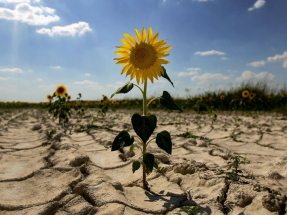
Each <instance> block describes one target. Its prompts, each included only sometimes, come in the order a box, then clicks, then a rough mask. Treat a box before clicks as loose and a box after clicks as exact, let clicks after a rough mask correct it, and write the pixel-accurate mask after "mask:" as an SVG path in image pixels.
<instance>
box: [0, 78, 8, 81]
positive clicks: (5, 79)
mask: <svg viewBox="0 0 287 215" xmlns="http://www.w3.org/2000/svg"><path fill="white" fill-rule="evenodd" d="M7 80H8V78H2V77H0V81H7Z"/></svg>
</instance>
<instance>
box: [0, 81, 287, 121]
mask: <svg viewBox="0 0 287 215" xmlns="http://www.w3.org/2000/svg"><path fill="white" fill-rule="evenodd" d="M245 90H247V91H248V92H249V93H253V94H255V97H254V98H252V99H251V98H250V97H247V98H244V97H243V96H242V92H243V91H245ZM283 93H287V89H286V86H284V87H283V88H282V89H275V88H271V87H270V86H269V85H268V83H267V82H264V81H259V82H257V83H252V82H247V83H242V84H241V86H238V87H232V88H230V89H229V90H225V91H223V90H216V91H205V92H203V93H200V94H197V95H195V96H194V97H191V96H190V95H189V94H188V95H187V96H186V97H185V98H173V99H174V100H175V102H176V104H178V105H179V106H180V107H181V108H182V109H184V110H195V111H197V112H198V113H203V112H207V113H208V112H211V110H212V111H213V110H214V111H270V112H278V113H283V114H286V116H287V96H285V97H282V94H283ZM221 95H224V99H221ZM270 95H272V98H271V97H270ZM201 99H202V101H200V100H201ZM76 103H77V101H76V100H75V101H71V102H70V104H69V105H71V106H76ZM102 105H103V103H102V102H101V101H82V106H83V108H101V107H102ZM110 106H111V109H112V110H115V109H119V108H120V109H121V108H123V109H141V108H142V101H141V100H140V99H129V98H126V99H122V100H117V101H116V102H113V101H111V102H110ZM7 108H9V109H17V108H21V109H23V108H39V109H46V108H49V103H48V102H39V103H29V102H15V101H13V102H0V110H5V111H7ZM149 108H150V109H154V110H157V109H161V105H160V102H159V100H155V101H154V102H153V103H152V104H151V105H150V106H149ZM1 112H2V111H1ZM2 113H3V112H2Z"/></svg>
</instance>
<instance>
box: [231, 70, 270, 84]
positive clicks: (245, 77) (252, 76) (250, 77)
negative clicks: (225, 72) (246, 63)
mask: <svg viewBox="0 0 287 215" xmlns="http://www.w3.org/2000/svg"><path fill="white" fill-rule="evenodd" d="M274 79H275V75H273V74H272V73H268V72H266V71H264V72H260V73H258V74H256V73H254V72H252V71H244V72H243V73H242V75H241V77H238V78H236V81H239V82H247V81H259V80H267V81H273V80H274Z"/></svg>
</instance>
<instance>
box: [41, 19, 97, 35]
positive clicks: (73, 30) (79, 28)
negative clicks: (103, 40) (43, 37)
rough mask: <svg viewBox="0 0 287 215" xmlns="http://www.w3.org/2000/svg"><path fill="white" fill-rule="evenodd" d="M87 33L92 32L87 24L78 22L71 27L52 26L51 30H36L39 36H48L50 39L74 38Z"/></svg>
mask: <svg viewBox="0 0 287 215" xmlns="http://www.w3.org/2000/svg"><path fill="white" fill-rule="evenodd" d="M87 31H92V29H91V28H90V26H89V23H87V22H78V23H74V24H71V25H66V26H54V27H52V28H51V29H49V28H41V29H39V30H36V32H37V33H39V34H48V35H49V36H50V37H52V36H54V35H60V36H75V35H76V34H78V35H79V36H81V35H84V34H85V33H86V32H87Z"/></svg>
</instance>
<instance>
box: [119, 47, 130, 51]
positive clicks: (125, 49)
mask: <svg viewBox="0 0 287 215" xmlns="http://www.w3.org/2000/svg"><path fill="white" fill-rule="evenodd" d="M116 48H118V49H119V50H122V51H130V50H131V49H130V48H128V47H126V46H116Z"/></svg>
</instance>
